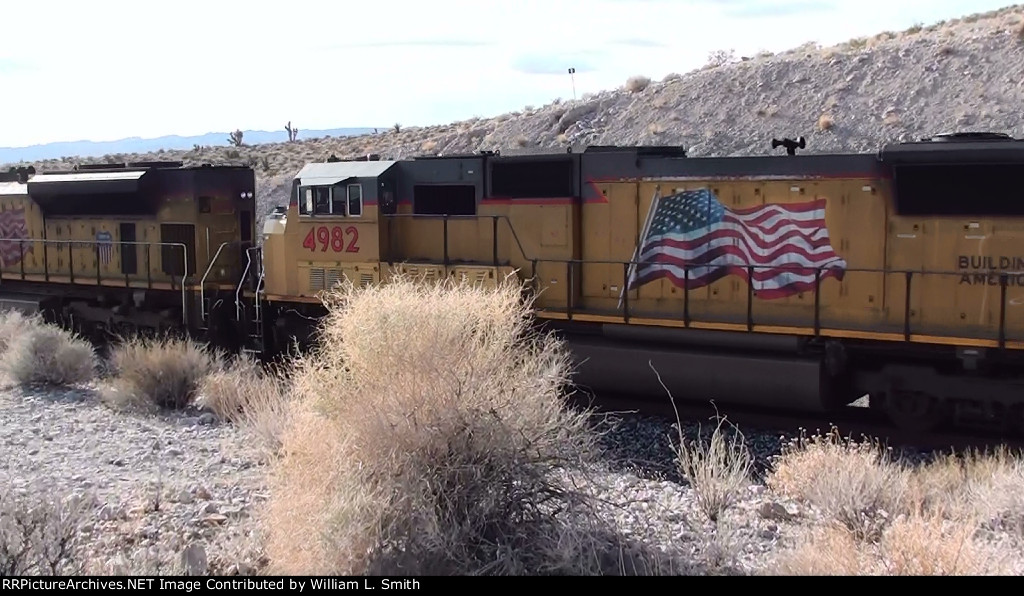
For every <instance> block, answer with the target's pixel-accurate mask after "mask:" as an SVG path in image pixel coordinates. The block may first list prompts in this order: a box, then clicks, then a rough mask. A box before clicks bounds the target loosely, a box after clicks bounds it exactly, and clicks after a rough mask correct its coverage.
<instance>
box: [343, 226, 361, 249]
mask: <svg viewBox="0 0 1024 596" xmlns="http://www.w3.org/2000/svg"><path fill="white" fill-rule="evenodd" d="M345 233H346V234H351V235H352V241H351V242H349V243H348V247H347V248H346V249H345V252H359V246H358V245H357V244H356V243H357V242H359V230H357V229H356V227H355V226H349V227H348V229H346V230H345Z"/></svg>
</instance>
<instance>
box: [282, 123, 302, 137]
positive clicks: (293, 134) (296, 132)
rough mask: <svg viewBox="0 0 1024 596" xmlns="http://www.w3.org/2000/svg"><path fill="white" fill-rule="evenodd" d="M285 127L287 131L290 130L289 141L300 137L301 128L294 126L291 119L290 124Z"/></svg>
mask: <svg viewBox="0 0 1024 596" xmlns="http://www.w3.org/2000/svg"><path fill="white" fill-rule="evenodd" d="M284 129H285V130H286V131H288V141H289V142H291V141H294V140H295V139H297V138H299V129H297V128H292V121H291V120H289V121H288V124H286V125H285V127H284Z"/></svg>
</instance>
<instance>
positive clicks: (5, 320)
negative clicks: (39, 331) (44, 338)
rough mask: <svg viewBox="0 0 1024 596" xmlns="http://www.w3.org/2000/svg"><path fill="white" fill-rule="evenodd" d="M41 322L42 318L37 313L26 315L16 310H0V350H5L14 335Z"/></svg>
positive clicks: (18, 334) (16, 335)
mask: <svg viewBox="0 0 1024 596" xmlns="http://www.w3.org/2000/svg"><path fill="white" fill-rule="evenodd" d="M42 324H43V320H42V319H41V318H40V317H39V316H37V315H26V314H24V313H22V312H21V311H17V310H5V311H3V312H0V352H3V351H4V350H6V349H7V346H9V345H10V344H11V342H12V341H13V340H14V339H15V338H16V337H18V336H20V335H22V334H23V333H25V332H26V331H28V330H29V329H33V328H36V327H39V326H40V325H42Z"/></svg>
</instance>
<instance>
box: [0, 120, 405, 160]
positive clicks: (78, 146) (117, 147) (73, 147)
mask: <svg viewBox="0 0 1024 596" xmlns="http://www.w3.org/2000/svg"><path fill="white" fill-rule="evenodd" d="M385 128H387V127H381V128H380V130H384V129H385ZM373 131H374V129H373V128H332V129H329V130H302V129H300V130H299V140H303V139H315V138H321V137H348V136H354V135H363V134H368V133H372V132H373ZM242 132H243V134H242V140H243V142H244V143H245V144H246V145H258V144H263V143H283V142H285V141H287V140H288V133H287V132H285V131H284V129H282V130H279V131H266V130H245V131H242ZM229 134H230V133H228V132H210V133H206V134H204V135H198V136H194V137H182V136H178V135H169V136H164V137H157V138H154V139H143V138H140V137H130V138H127V139H119V140H117V141H66V142H58V143H46V144H45V145H32V146H30V147H0V163H16V162H19V161H29V162H31V161H39V160H44V159H60V158H61V157H65V156H68V157H99V156H103V155H108V154H111V153H153V152H155V151H159V150H160V149H167V150H171V149H179V150H181V149H185V150H187V149H191V148H192V147H193V146H194V145H212V146H225V145H228V144H229V142H228V135H229Z"/></svg>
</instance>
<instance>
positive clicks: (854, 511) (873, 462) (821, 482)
mask: <svg viewBox="0 0 1024 596" xmlns="http://www.w3.org/2000/svg"><path fill="white" fill-rule="evenodd" d="M767 484H768V486H769V488H771V489H772V490H773V491H775V492H776V493H778V494H781V495H784V496H787V497H792V498H796V499H800V500H802V501H805V502H808V503H810V504H811V505H813V506H814V507H816V508H817V509H818V510H820V511H821V513H822V514H823V515H825V517H827V518H828V519H831V520H833V521H836V522H839V523H840V524H841V525H842V526H843V527H845V528H846V530H847V531H849V532H851V533H852V534H853V535H854V536H856V537H858V538H859V539H862V540H873V539H875V538H877V537H878V536H879V534H880V533H881V531H882V530H883V529H884V527H885V525H886V524H887V523H888V521H889V520H891V519H892V517H894V516H895V515H896V514H897V513H898V512H901V511H902V510H903V506H904V498H905V497H906V495H907V494H908V491H909V488H910V475H909V472H908V470H907V469H906V468H904V467H903V466H902V465H900V464H899V463H898V462H894V461H892V460H891V459H890V458H889V457H888V454H887V452H886V450H885V449H884V448H882V447H881V446H879V445H878V444H876V443H872V442H867V443H857V442H854V441H850V440H846V439H843V438H842V437H840V436H839V435H838V434H837V433H836V432H835V431H834V430H833V432H831V433H829V434H827V435H824V436H814V437H811V438H810V439H808V440H806V441H803V440H800V441H797V442H796V443H794V444H792V445H790V446H788V448H787V449H786V450H784V452H783V453H782V455H780V456H779V458H778V459H777V460H776V461H775V463H774V466H773V469H772V472H771V474H770V475H769V477H768V478H767Z"/></svg>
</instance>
